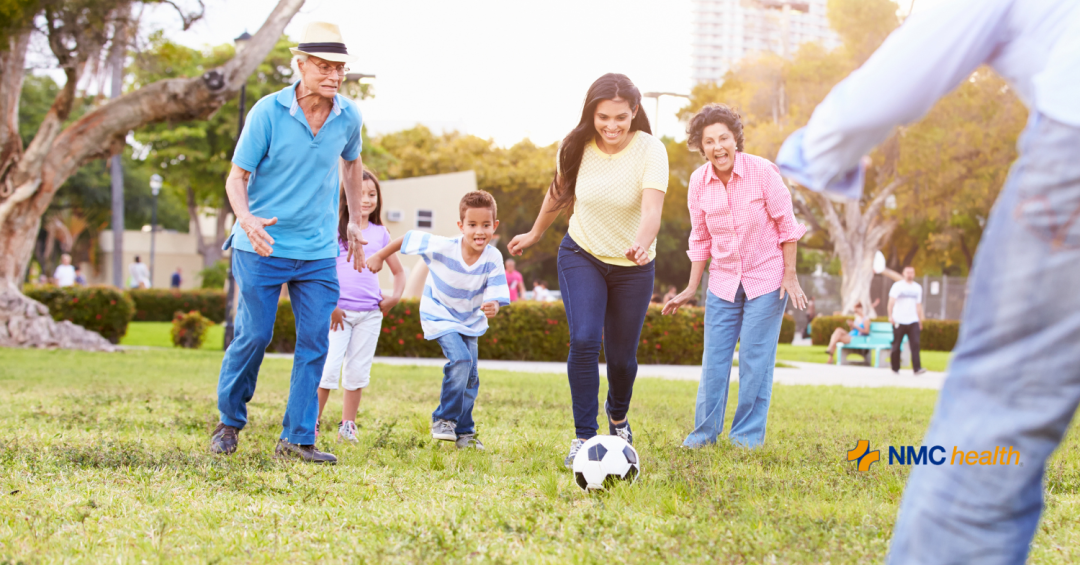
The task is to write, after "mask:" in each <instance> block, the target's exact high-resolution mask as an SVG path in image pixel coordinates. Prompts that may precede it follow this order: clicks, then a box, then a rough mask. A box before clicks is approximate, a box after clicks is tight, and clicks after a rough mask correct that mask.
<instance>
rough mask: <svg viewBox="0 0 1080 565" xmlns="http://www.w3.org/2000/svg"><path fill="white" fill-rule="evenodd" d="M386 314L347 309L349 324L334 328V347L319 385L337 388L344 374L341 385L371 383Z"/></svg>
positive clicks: (354, 386)
mask: <svg viewBox="0 0 1080 565" xmlns="http://www.w3.org/2000/svg"><path fill="white" fill-rule="evenodd" d="M382 318H383V316H382V312H381V311H379V310H372V311H370V312H354V311H352V310H345V327H344V328H342V329H338V330H335V329H333V328H331V329H330V349H329V350H328V351H327V353H326V365H324V366H323V373H322V381H320V382H319V388H326V389H330V390H337V387H338V377H341V386H342V387H343V388H344V389H345V390H357V389H361V388H364V387H366V386H367V385H368V383H369V382H370V381H371V361H372V359H374V358H375V346H376V345H378V343H379V331H380V330H381V329H382ZM343 361H344V364H343V363H342V362H343Z"/></svg>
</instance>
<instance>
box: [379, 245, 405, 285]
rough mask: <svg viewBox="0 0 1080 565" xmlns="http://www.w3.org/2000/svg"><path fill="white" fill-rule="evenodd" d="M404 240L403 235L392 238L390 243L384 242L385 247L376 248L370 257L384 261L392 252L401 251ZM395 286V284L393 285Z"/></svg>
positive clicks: (395, 277)
mask: <svg viewBox="0 0 1080 565" xmlns="http://www.w3.org/2000/svg"><path fill="white" fill-rule="evenodd" d="M404 242H405V236H401V237H399V238H397V239H394V240H393V241H391V242H390V243H388V244H386V247H383V248H382V249H380V250H378V251H377V252H376V253H375V254H374V255H372V257H378V258H379V259H380V260H381V261H386V258H387V257H390V256H391V255H393V254H394V253H397V252H398V251H401V244H402V243H404ZM394 284H395V285H397V275H396V274H395V275H394ZM395 288H396V286H395Z"/></svg>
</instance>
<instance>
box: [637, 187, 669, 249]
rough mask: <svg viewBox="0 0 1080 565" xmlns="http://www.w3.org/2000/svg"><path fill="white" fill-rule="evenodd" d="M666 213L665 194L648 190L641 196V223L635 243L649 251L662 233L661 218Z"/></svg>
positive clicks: (651, 189)
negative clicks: (657, 235) (657, 236)
mask: <svg viewBox="0 0 1080 565" xmlns="http://www.w3.org/2000/svg"><path fill="white" fill-rule="evenodd" d="M663 212H664V192H662V191H659V190H656V189H653V188H647V189H645V190H643V191H642V195H641V223H640V224H638V231H637V235H636V236H635V237H634V243H636V244H638V245H640V246H641V247H642V248H644V249H648V248H649V247H651V246H652V244H653V242H654V241H656V234H658V233H660V216H661V214H663Z"/></svg>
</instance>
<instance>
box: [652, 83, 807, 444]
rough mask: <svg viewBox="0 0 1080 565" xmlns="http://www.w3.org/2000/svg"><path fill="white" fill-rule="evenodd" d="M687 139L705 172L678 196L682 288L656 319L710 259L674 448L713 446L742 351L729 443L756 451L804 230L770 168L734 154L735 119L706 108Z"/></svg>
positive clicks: (796, 298) (679, 302) (693, 287)
mask: <svg viewBox="0 0 1080 565" xmlns="http://www.w3.org/2000/svg"><path fill="white" fill-rule="evenodd" d="M688 133H689V134H690V137H689V139H688V140H687V145H689V146H690V148H691V149H696V150H698V151H699V152H700V153H701V154H702V155H703V156H705V157H706V158H707V159H708V161H709V162H708V163H705V164H704V165H702V166H701V168H699V169H698V170H696V171H694V174H693V175H691V177H690V190H689V194H688V195H687V200H688V202H689V206H690V223H691V226H692V230H691V232H690V250H689V251H687V254H688V255H689V256H690V260H691V261H693V269H692V270H691V272H690V283H689V285H688V286H687V288H686V290H684V291H683V292H682V293H680V294H679V295H678V296H676V297H675V298H673V299H671V300H670V301H668V303H667V304H665V305H664V314H673V313H675V312H676V311H678V309H679V307H681V306H683V305H685V304H686V303H687V302H688V301H689V300H690V299H691V298H693V297H694V295H695V294H696V293H697V289H698V281H700V280H701V275H702V272H703V271H704V270H705V262H706V261H707V260H709V259H710V258H711V259H712V264H711V266H710V267H709V292H708V299H707V300H706V304H705V355H704V357H703V359H702V365H703V366H702V368H701V383H700V385H699V386H698V396H697V407H696V410H695V413H694V431H693V432H691V433H690V435H689V436H687V438H686V440H685V441H684V442H683V445H685V446H686V447H701V446H704V445H707V444H710V443H715V442H716V439H717V437H718V436H719V435H720V433H721V432H722V431H723V428H724V408H725V406H727V393H728V383H729V379H730V377H731V363H732V357H733V356H734V354H735V345H736V343H740V342H741V343H742V346H741V348H740V349H739V402H738V407H737V408H736V409H735V417H734V421H733V422H732V424H731V433H730V437H731V440H732V441H734V442H736V443H740V444H742V445H746V446H749V447H755V446H758V445H761V444H762V443H763V442H764V441H765V423H766V420H767V419H768V413H769V399H770V397H771V395H772V378H773V367H774V366H775V362H776V345H777V342H778V340H779V337H780V324H781V322H782V321H783V317H784V307H785V306H786V305H787V297H788V296H789V295H790V296H791V299H792V301H793V302H794V304H795V306H796V307H798V308H800V309H802V308H806V295H805V294H803V291H802V289H801V288H800V287H799V280H798V278H797V277H796V276H795V256H796V245H797V243H796V242H797V241H798V240H799V238H800V237H802V235H803V234H804V233H806V227H805V226H803V225H802V224H800V223H798V222H797V221H796V220H795V215H794V214H793V213H792V207H791V193H789V192H788V189H787V186H786V185H785V184H784V181H783V180H782V179H781V178H780V173H779V170H778V169H777V167H776V165H774V164H773V163H772V162H770V161H768V160H767V159H762V158H761V157H756V156H754V155H749V154H747V153H743V152H742V149H743V128H742V121H741V120H740V118H739V114H737V113H736V112H735V111H734V110H732V109H730V108H728V107H727V106H723V105H720V104H709V105H707V106H705V107H704V108H702V109H701V111H700V112H698V113H697V115H695V116H694V117H693V118H692V119H691V120H690V126H689V128H688Z"/></svg>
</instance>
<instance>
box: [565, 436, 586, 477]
mask: <svg viewBox="0 0 1080 565" xmlns="http://www.w3.org/2000/svg"><path fill="white" fill-rule="evenodd" d="M583 445H585V440H583V439H574V441H571V442H570V453H569V454H568V455H567V456H566V459H564V460H563V465H564V466H565V467H566V468H567V469H570V470H571V471H573V470H574V457H577V452H578V451H581V446H583Z"/></svg>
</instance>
